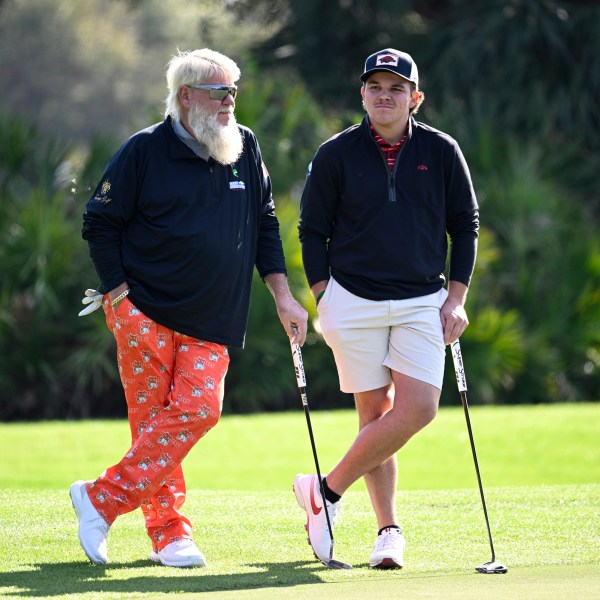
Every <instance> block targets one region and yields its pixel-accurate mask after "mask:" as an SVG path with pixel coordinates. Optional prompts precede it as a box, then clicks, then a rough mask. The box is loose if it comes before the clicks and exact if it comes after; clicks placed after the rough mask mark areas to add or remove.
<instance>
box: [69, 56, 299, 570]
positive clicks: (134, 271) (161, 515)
mask: <svg viewBox="0 0 600 600" xmlns="http://www.w3.org/2000/svg"><path fill="white" fill-rule="evenodd" d="M239 76H240V71H239V69H238V67H237V65H236V64H235V63H234V62H233V61H232V60H231V59H229V58H227V57H226V56H224V55H222V54H219V53H218V52H214V51H212V50H208V49H203V50H196V51H194V52H189V53H180V54H179V55H178V56H174V57H173V58H172V59H171V61H170V63H169V68H168V71H167V83H168V89H169V94H168V97H167V99H166V119H165V121H164V122H162V123H159V124H156V125H153V126H151V127H149V128H147V129H145V130H143V131H140V132H139V133H136V134H135V135H134V136H132V137H131V138H129V139H128V140H127V141H126V142H125V143H124V144H123V146H122V147H121V148H120V149H119V151H118V152H117V153H116V155H115V156H114V157H113V158H112V160H111V161H110V163H109V164H108V167H107V169H106V172H105V173H104V175H103V177H102V180H101V181H100V184H99V185H98V187H97V189H96V191H95V192H94V194H93V196H92V197H91V198H90V200H89V202H88V204H87V208H86V212H85V215H84V226H83V237H84V238H85V239H86V240H87V241H88V244H89V250H90V256H91V258H92V260H93V263H94V266H95V268H96V271H97V273H98V276H99V278H100V286H99V288H98V290H99V292H98V293H95V291H93V290H92V291H88V292H87V293H86V294H87V295H88V296H89V297H88V299H87V300H85V302H88V303H89V304H90V306H89V307H88V308H86V309H84V310H83V311H82V313H83V314H86V313H88V312H91V310H92V309H93V308H95V307H97V306H99V305H100V304H102V306H103V308H104V312H105V313H106V320H107V324H108V327H109V328H110V329H111V330H112V332H113V334H114V337H115V339H116V343H117V355H118V363H119V372H120V376H121V381H122V383H123V388H124V390H125V398H126V401H127V406H128V416H129V423H130V427H131V434H132V442H133V445H132V446H131V448H130V449H129V450H128V451H127V452H126V453H125V456H124V457H123V458H122V459H121V461H120V462H119V463H117V464H116V465H114V466H112V467H109V468H108V469H106V471H104V473H102V475H100V476H99V477H98V478H97V479H96V480H94V481H78V482H76V483H74V484H73V485H72V486H71V490H70V493H71V499H72V502H73V506H74V508H75V511H76V513H77V516H78V517H79V540H80V542H81V545H82V547H83V549H84V551H85V553H86V555H87V556H88V558H89V559H90V560H91V561H93V562H95V563H106V562H107V560H108V556H107V546H106V538H107V536H108V531H109V527H110V526H111V525H112V524H113V522H114V521H115V519H116V518H117V517H118V516H119V515H122V514H125V513H127V512H130V511H132V510H135V509H136V508H138V507H140V508H141V509H142V512H143V513H144V517H145V524H146V529H147V532H148V535H149V536H150V539H151V540H152V552H151V554H150V558H151V559H152V560H153V561H155V562H160V563H162V564H164V565H168V566H173V567H189V566H203V565H204V564H205V558H204V556H203V555H202V553H201V552H200V550H199V549H198V548H197V546H196V545H195V544H194V542H193V541H192V526H191V523H190V521H189V520H188V519H187V518H186V517H185V516H184V515H183V514H182V513H181V508H182V506H183V503H184V501H185V494H186V488H185V480H184V477H183V472H182V469H181V462H182V461H183V459H184V457H185V456H186V455H187V453H188V452H189V451H190V450H191V449H192V447H193V446H194V445H195V444H196V442H197V441H198V440H199V439H200V438H201V437H202V436H203V435H204V434H205V433H207V432H208V431H209V430H210V429H211V428H212V427H214V426H215V425H216V424H217V421H218V420H219V416H220V414H221V407H222V402H223V393H224V379H225V375H226V373H227V368H228V364H229V355H228V352H227V347H228V346H230V345H232V346H237V347H242V346H243V344H244V338H245V333H246V325H247V320H248V308H249V302H250V288H251V284H252V272H253V269H254V267H255V266H256V268H257V270H258V272H259V274H260V275H261V277H262V278H263V279H264V281H265V283H266V285H267V286H268V287H269V289H270V291H271V292H272V294H273V296H274V298H275V303H276V306H277V313H278V316H279V319H280V320H281V323H282V325H283V327H284V329H285V331H286V333H287V334H288V335H289V336H290V337H293V336H294V331H293V329H292V328H295V329H296V330H297V335H296V340H297V341H298V342H299V343H301V344H302V343H303V342H304V339H305V336H306V320H307V314H306V311H305V310H304V309H303V308H302V307H301V306H300V305H299V304H298V303H297V302H296V301H295V300H294V298H293V297H292V295H291V294H290V291H289V288H288V285H287V278H286V269H285V261H284V256H283V249H282V244H281V239H280V237H279V223H278V221H277V218H276V216H275V213H274V204H273V198H272V196H271V181H270V179H269V176H268V173H267V170H266V168H265V166H264V164H263V162H262V158H261V153H260V149H259V146H258V143H257V140H256V138H255V136H254V134H253V133H252V132H251V131H250V130H249V129H247V128H245V127H242V126H240V125H238V124H237V123H236V120H235V116H234V113H233V111H234V106H235V96H236V93H237V87H236V86H235V82H236V81H237V80H238V78H239Z"/></svg>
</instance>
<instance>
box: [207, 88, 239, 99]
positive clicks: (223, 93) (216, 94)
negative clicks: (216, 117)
mask: <svg viewBox="0 0 600 600" xmlns="http://www.w3.org/2000/svg"><path fill="white" fill-rule="evenodd" d="M229 94H231V97H232V98H235V96H236V94H237V89H236V88H233V87H232V88H228V87H224V88H220V89H217V90H210V91H209V96H210V98H211V99H212V100H225V98H227V96H228V95H229Z"/></svg>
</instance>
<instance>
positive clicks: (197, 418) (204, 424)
mask: <svg viewBox="0 0 600 600" xmlns="http://www.w3.org/2000/svg"><path fill="white" fill-rule="evenodd" d="M221 407H222V403H221V401H220V399H219V398H218V395H217V394H212V393H208V394H207V393H204V394H202V395H198V396H192V397H191V398H189V399H187V401H185V402H182V401H178V402H175V403H171V406H170V409H171V411H176V412H177V415H176V418H177V419H178V420H180V421H182V423H184V424H185V425H186V427H187V428H188V429H193V431H194V434H195V436H196V437H197V438H201V437H202V436H204V435H206V434H207V433H208V432H209V431H210V430H211V429H212V428H213V427H214V426H215V425H216V424H217V423H218V422H219V419H220V418H221ZM174 416H175V415H174Z"/></svg>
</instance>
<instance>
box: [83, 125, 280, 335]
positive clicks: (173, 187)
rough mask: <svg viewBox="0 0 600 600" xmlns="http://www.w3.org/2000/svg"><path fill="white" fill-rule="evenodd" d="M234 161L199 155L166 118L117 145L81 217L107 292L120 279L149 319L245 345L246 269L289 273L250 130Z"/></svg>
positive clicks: (267, 184)
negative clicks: (189, 146) (120, 145)
mask: <svg viewBox="0 0 600 600" xmlns="http://www.w3.org/2000/svg"><path fill="white" fill-rule="evenodd" d="M239 127H240V130H241V132H242V135H243V138H244V151H243V153H242V156H241V157H240V158H239V159H238V161H237V162H236V163H235V164H233V165H230V166H224V165H221V164H219V163H216V162H215V161H214V160H212V159H209V160H208V161H206V160H203V159H202V158H200V157H198V156H197V155H196V154H195V153H194V152H193V151H192V150H191V149H190V148H188V146H186V144H184V143H183V142H182V140H181V139H179V138H178V137H177V135H176V134H175V132H174V130H173V126H172V122H171V118H170V117H168V118H167V119H166V120H165V121H163V122H162V123H158V124H156V125H153V126H151V127H149V128H147V129H144V130H142V131H140V132H138V133H136V134H135V135H133V136H132V137H131V138H129V139H128V140H127V141H126V142H125V143H124V144H123V146H122V147H121V148H120V149H119V150H118V151H117V153H116V154H115V155H114V157H113V158H112V159H111V161H110V163H109V164H108V166H107V169H106V171H105V173H104V175H103V177H102V179H101V181H100V183H99V184H98V187H97V188H96V190H95V192H94V194H93V195H92V197H91V198H90V200H89V201H88V203H87V206H86V212H85V214H84V219H83V221H84V225H83V232H82V235H83V238H84V239H86V240H87V241H88V244H89V250H90V256H91V258H92V261H93V263H94V266H95V268H96V271H97V273H98V276H99V277H100V282H101V283H100V286H99V288H98V289H99V291H101V292H103V293H106V292H108V291H110V290H111V289H114V288H115V287H116V286H118V285H119V284H121V283H123V282H125V281H126V282H127V283H128V285H129V287H130V293H129V298H130V300H131V301H132V302H133V304H134V305H135V306H136V307H137V308H138V309H139V310H141V311H142V312H143V313H144V314H145V315H147V316H148V317H149V318H151V319H152V320H154V321H156V322H157V323H160V324H161V325H163V326H165V327H168V328H169V329H172V330H174V331H178V332H180V333H184V334H186V335H189V336H192V337H196V338H198V339H202V340H206V341H211V342H217V343H220V344H225V345H230V346H237V347H242V346H243V345H244V338H245V333H246V326H247V322H248V310H249V304H250V291H251V285H252V273H253V269H254V266H256V268H257V270H258V273H259V275H260V276H261V277H263V278H264V277H265V276H267V275H269V274H270V273H286V269H285V261H284V256H283V248H282V244H281V238H280V235H279V223H278V221H277V218H276V216H275V212H274V202H273V198H272V194H271V181H270V178H269V176H268V174H267V172H266V169H264V165H263V162H262V157H261V152H260V148H259V145H258V142H257V140H256V137H255V136H254V134H253V133H252V131H250V130H249V129H248V128H246V127H243V126H239Z"/></svg>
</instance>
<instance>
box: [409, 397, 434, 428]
mask: <svg viewBox="0 0 600 600" xmlns="http://www.w3.org/2000/svg"><path fill="white" fill-rule="evenodd" d="M437 413H438V405H437V403H426V402H423V403H419V404H417V405H415V406H413V407H412V410H411V411H410V423H411V424H412V427H413V435H414V434H415V433H417V432H418V431H420V430H421V429H423V428H424V427H427V425H429V424H430V423H431V422H432V421H433V420H434V419H435V417H436V416H437Z"/></svg>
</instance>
